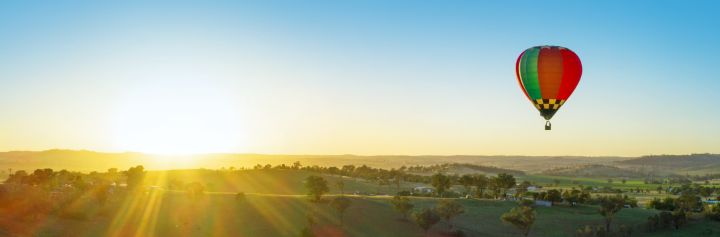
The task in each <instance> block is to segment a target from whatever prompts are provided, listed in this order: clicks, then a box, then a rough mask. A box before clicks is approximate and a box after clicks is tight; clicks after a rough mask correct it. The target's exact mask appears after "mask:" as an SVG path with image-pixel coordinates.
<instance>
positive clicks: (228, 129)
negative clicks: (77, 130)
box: [113, 83, 244, 155]
mask: <svg viewBox="0 0 720 237" xmlns="http://www.w3.org/2000/svg"><path fill="white" fill-rule="evenodd" d="M233 101H234V99H233V96H232V95H231V94H229V93H227V92H226V91H225V90H223V89H222V88H220V87H214V86H212V85H204V84H197V83H190V84H182V83H168V84H164V85H163V84H151V85H144V86H142V87H140V88H138V89H136V90H134V91H132V92H131V93H129V94H127V95H126V96H125V97H124V99H123V100H122V102H121V103H120V104H119V105H118V106H117V111H116V113H115V116H114V125H113V140H114V144H115V147H116V148H117V149H119V150H124V151H136V152H144V153H153V154H167V155H189V154H200V153H221V152H235V151H238V150H241V149H242V144H243V143H244V137H243V129H242V126H241V125H242V120H241V115H240V112H239V110H238V108H236V107H235V106H233V104H234V103H233Z"/></svg>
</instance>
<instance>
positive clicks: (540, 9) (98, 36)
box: [0, 0, 720, 155]
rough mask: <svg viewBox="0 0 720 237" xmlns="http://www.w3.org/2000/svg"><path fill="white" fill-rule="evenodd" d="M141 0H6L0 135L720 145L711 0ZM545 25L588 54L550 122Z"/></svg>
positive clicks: (678, 149) (187, 148)
mask: <svg viewBox="0 0 720 237" xmlns="http://www.w3.org/2000/svg"><path fill="white" fill-rule="evenodd" d="M149 2H151V1H137V2H133V1H1V2H0V111H1V112H0V150H44V149H51V148H67V149H91V150H100V151H141V152H159V153H194V152H254V153H282V154H368V155H372V154H406V155H419V154H440V155H442V154H478V155H643V154H683V153H705V152H710V153H720V122H719V121H720V107H719V106H718V102H719V101H720V95H719V94H718V91H720V76H718V73H717V70H718V69H717V67H718V63H720V47H718V42H720V18H718V16H717V10H718V9H720V4H718V3H716V1H595V2H590V1H493V2H494V3H488V2H490V1H387V0H383V1H317V2H314V1H313V2H311V1H254V3H249V2H245V3H233V2H234V1H233V2H216V1H196V2H190V1H153V3H149ZM179 2H182V3H179ZM546 44H547V45H561V46H565V47H568V48H570V49H572V50H573V51H575V52H576V53H577V54H578V55H579V57H580V59H581V60H582V62H583V66H584V68H583V69H584V72H583V76H582V79H581V81H580V84H579V85H578V88H577V89H576V90H575V93H574V94H573V96H572V97H571V98H570V100H569V101H568V102H567V103H565V105H564V106H563V108H562V109H561V110H560V111H559V112H558V114H556V116H555V117H554V118H553V130H552V131H544V130H543V124H544V120H543V119H542V118H541V117H540V116H539V113H538V112H537V111H536V110H535V109H534V107H533V106H532V105H531V103H530V102H529V101H527V99H526V98H525V96H524V95H523V93H522V92H521V90H520V88H519V86H518V85H517V81H516V78H515V73H514V66H515V60H516V58H517V56H518V55H519V54H520V53H521V52H522V51H523V50H525V49H526V48H528V47H531V46H536V45H546Z"/></svg>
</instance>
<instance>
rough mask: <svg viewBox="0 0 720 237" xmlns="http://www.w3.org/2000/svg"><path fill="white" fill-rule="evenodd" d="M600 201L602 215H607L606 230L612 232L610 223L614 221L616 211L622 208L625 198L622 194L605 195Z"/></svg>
mask: <svg viewBox="0 0 720 237" xmlns="http://www.w3.org/2000/svg"><path fill="white" fill-rule="evenodd" d="M598 201H600V210H599V212H600V215H602V216H603V217H605V230H607V231H608V232H610V223H611V222H612V219H613V217H614V216H615V213H617V212H619V211H620V210H622V208H623V206H624V205H625V199H624V198H623V197H621V196H620V195H617V196H609V197H608V196H603V197H600V198H598Z"/></svg>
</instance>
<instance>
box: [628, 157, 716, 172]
mask: <svg viewBox="0 0 720 237" xmlns="http://www.w3.org/2000/svg"><path fill="white" fill-rule="evenodd" d="M618 163H620V164H626V165H645V166H663V167H671V168H691V167H707V166H717V165H720V154H691V155H651V156H642V157H640V158H636V159H629V160H623V161H618ZM718 172H720V170H718Z"/></svg>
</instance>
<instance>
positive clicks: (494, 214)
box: [5, 192, 720, 237]
mask: <svg viewBox="0 0 720 237" xmlns="http://www.w3.org/2000/svg"><path fill="white" fill-rule="evenodd" d="M330 198H332V197H327V198H326V200H328V199H330ZM351 198H352V206H351V207H350V208H349V209H348V211H347V213H346V214H345V224H344V226H340V225H339V222H338V215H337V212H336V211H335V210H334V209H332V208H331V207H330V206H329V205H328V204H327V203H326V202H325V203H312V202H309V201H307V199H306V198H305V197H303V196H298V195H248V196H247V197H246V199H245V200H244V201H238V200H236V199H235V197H234V196H233V195H229V194H208V195H205V196H204V197H202V198H200V199H193V198H190V197H188V196H186V195H185V194H184V193H179V192H153V193H144V194H139V195H138V196H137V197H135V198H132V199H129V200H118V201H114V202H110V203H108V204H107V206H106V207H103V208H93V207H91V206H92V205H95V204H92V203H85V204H82V205H78V206H77V207H75V208H77V210H83V211H84V212H86V213H87V218H86V219H78V220H73V219H72V218H70V219H68V218H63V219H60V218H57V217H48V218H46V219H43V220H42V224H38V225H37V226H35V228H34V229H33V231H32V232H25V233H24V234H26V235H28V236H104V235H108V236H298V233H299V231H300V230H301V229H302V228H303V227H305V226H306V224H307V221H306V217H307V215H308V214H310V213H314V216H316V219H317V224H316V226H315V228H314V229H315V230H316V231H317V232H318V233H323V234H324V235H328V236H376V237H385V236H387V237H391V236H397V237H403V236H408V237H410V236H413V237H416V236H422V234H423V232H422V230H421V229H420V228H419V227H417V226H416V225H415V224H414V223H413V222H411V221H405V220H402V219H401V218H400V216H399V214H398V213H397V212H395V211H394V210H393V209H392V207H391V205H390V204H389V197H357V196H351ZM412 201H413V202H414V203H415V204H416V207H415V209H419V208H422V207H430V206H433V205H435V203H436V202H437V201H438V199H436V198H413V199H412ZM459 201H460V202H461V203H462V205H463V206H464V207H465V210H466V211H465V214H462V215H460V216H459V217H457V219H455V220H453V221H452V222H453V224H454V225H455V226H456V227H457V228H460V229H461V230H463V231H464V232H465V233H466V234H468V235H469V236H519V234H518V232H517V230H516V229H514V228H513V227H511V226H509V225H507V224H504V223H502V222H501V221H500V219H499V216H500V215H501V214H502V213H504V212H506V211H507V210H509V209H511V208H512V207H514V206H516V204H515V203H514V202H509V201H495V200H459ZM83 205H87V206H83ZM536 210H537V220H536V223H535V225H534V226H533V229H532V231H531V236H573V235H574V233H575V230H576V229H577V228H578V227H580V226H584V225H600V224H602V223H603V222H602V217H601V216H600V215H599V214H598V213H597V208H596V207H592V206H578V207H560V206H557V207H538V208H536ZM653 213H655V211H652V210H645V209H640V208H634V209H624V210H622V211H620V212H619V213H618V214H617V216H616V221H615V223H623V224H625V225H630V226H636V230H635V231H634V232H635V233H634V234H633V236H713V235H712V234H713V233H714V234H718V233H720V224H718V223H709V222H705V221H691V223H690V224H689V225H688V226H685V227H683V228H682V229H681V230H680V231H672V230H666V231H659V232H653V233H644V232H643V231H641V229H640V226H641V225H642V223H644V221H645V219H646V217H647V216H649V215H651V214H653ZM5 221H8V220H5ZM614 227H615V228H617V225H615V226H614ZM446 229H447V226H446V224H445V223H439V224H438V225H436V226H435V227H434V228H433V229H431V232H430V233H431V236H442V233H443V232H444V231H445V230H446ZM708 233H709V234H708Z"/></svg>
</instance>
